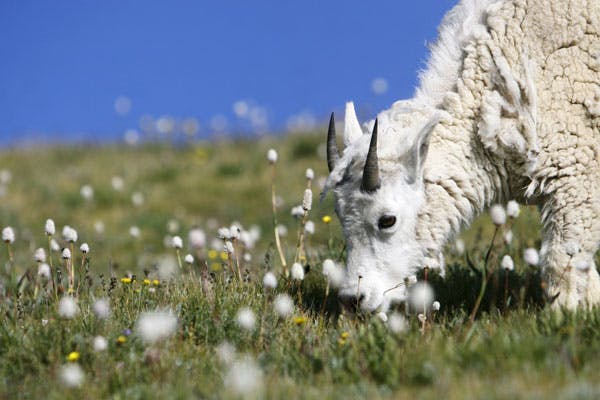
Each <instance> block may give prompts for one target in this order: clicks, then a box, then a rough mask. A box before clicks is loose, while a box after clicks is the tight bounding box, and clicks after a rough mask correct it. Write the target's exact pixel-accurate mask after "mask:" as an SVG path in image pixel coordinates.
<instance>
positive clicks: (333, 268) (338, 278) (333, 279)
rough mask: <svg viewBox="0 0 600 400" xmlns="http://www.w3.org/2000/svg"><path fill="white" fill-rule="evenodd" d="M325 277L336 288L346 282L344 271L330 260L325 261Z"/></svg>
mask: <svg viewBox="0 0 600 400" xmlns="http://www.w3.org/2000/svg"><path fill="white" fill-rule="evenodd" d="M323 275H325V277H326V278H327V280H328V281H329V284H330V285H331V286H332V287H334V288H337V287H339V286H340V285H341V284H342V282H343V280H344V270H343V269H342V268H341V267H340V266H339V265H337V264H336V263H335V262H334V261H333V260H331V259H329V258H327V259H325V260H324V261H323Z"/></svg>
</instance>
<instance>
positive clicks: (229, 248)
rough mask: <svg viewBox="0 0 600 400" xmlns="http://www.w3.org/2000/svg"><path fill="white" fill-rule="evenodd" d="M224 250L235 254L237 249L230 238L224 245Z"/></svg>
mask: <svg viewBox="0 0 600 400" xmlns="http://www.w3.org/2000/svg"><path fill="white" fill-rule="evenodd" d="M223 250H224V251H225V252H226V253H227V254H233V253H234V252H235V249H234V248H233V243H231V242H230V241H229V240H226V241H225V244H224V245H223Z"/></svg>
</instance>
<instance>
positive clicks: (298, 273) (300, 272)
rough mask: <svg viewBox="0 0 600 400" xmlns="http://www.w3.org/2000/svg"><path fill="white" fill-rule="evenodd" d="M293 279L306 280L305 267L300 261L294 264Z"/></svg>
mask: <svg viewBox="0 0 600 400" xmlns="http://www.w3.org/2000/svg"><path fill="white" fill-rule="evenodd" d="M291 272H292V279H294V280H297V281H301V280H304V268H303V267H302V265H301V264H300V263H294V264H293V265H292V271H291Z"/></svg>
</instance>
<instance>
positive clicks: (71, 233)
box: [62, 225, 78, 243]
mask: <svg viewBox="0 0 600 400" xmlns="http://www.w3.org/2000/svg"><path fill="white" fill-rule="evenodd" d="M62 235H63V239H65V240H66V241H67V242H69V243H75V242H77V238H78V235H77V231H76V230H75V229H73V228H71V227H70V226H69V225H65V226H64V227H63V230H62Z"/></svg>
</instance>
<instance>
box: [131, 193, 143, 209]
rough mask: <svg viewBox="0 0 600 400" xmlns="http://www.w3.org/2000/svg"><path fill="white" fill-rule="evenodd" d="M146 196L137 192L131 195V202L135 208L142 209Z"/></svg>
mask: <svg viewBox="0 0 600 400" xmlns="http://www.w3.org/2000/svg"><path fill="white" fill-rule="evenodd" d="M144 201H145V199H144V195H143V194H142V193H141V192H135V193H133V194H132V195H131V202H132V203H133V205H134V206H136V207H140V206H142V205H143V204H144Z"/></svg>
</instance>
